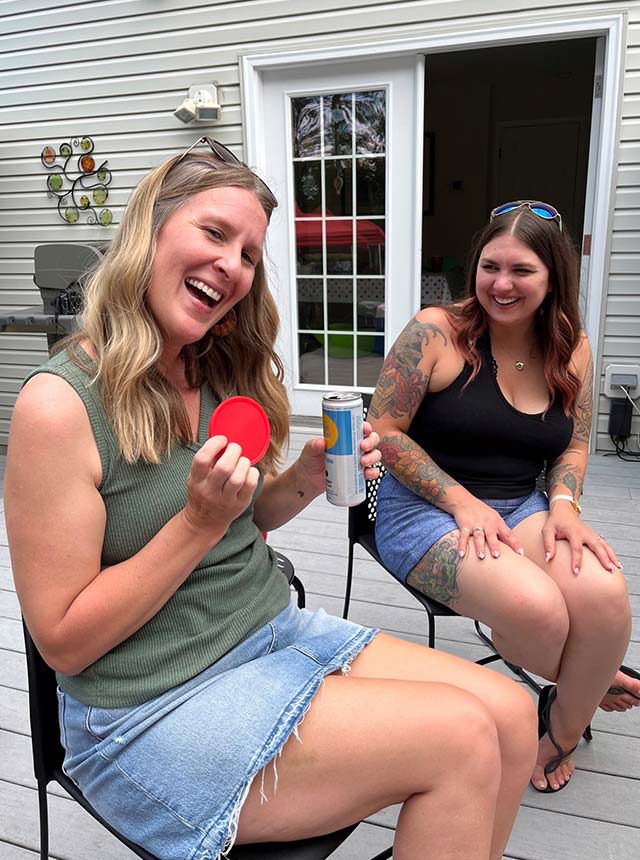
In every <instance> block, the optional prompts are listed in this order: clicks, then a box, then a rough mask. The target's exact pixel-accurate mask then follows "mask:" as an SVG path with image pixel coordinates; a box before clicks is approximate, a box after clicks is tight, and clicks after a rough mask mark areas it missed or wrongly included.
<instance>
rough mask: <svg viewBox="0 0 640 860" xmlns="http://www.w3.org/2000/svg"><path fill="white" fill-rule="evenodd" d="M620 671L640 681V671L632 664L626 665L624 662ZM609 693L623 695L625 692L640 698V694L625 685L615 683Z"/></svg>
mask: <svg viewBox="0 0 640 860" xmlns="http://www.w3.org/2000/svg"><path fill="white" fill-rule="evenodd" d="M620 671H621V672H622V674H623V675H627V677H629V678H633V679H634V680H635V681H640V672H637V671H636V670H635V669H632V668H631V666H625V665H624V664H623V665H622V666H620ZM607 693H610V694H611V695H612V696H622V695H624V693H627V694H628V695H629V696H632V697H633V698H634V699H638V700H640V696H636V694H635V693H632V692H631V690H627V689H625V688H624V687H621V686H620V685H619V684H614V685H613V686H612V687H609V689H608V690H607Z"/></svg>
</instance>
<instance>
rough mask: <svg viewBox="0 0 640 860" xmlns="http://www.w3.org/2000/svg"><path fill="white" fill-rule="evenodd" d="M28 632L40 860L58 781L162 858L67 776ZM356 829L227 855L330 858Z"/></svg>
mask: <svg viewBox="0 0 640 860" xmlns="http://www.w3.org/2000/svg"><path fill="white" fill-rule="evenodd" d="M277 555H278V566H279V567H280V568H281V569H282V570H283V571H284V572H285V573H286V575H287V578H288V579H289V584H290V585H291V586H292V587H293V588H295V590H296V592H297V595H298V601H299V602H300V601H301V600H302V603H303V604H304V588H303V587H302V583H300V581H299V580H297V578H296V577H295V573H294V569H293V565H292V564H291V562H290V561H289V559H288V558H286V557H285V556H283V555H281V554H280V553H278V554H277ZM296 583H297V584H296ZM23 629H24V639H25V646H26V656H27V673H28V679H29V715H30V722H31V745H32V750H33V764H34V771H35V777H36V780H37V783H38V804H39V813H40V860H48V858H49V812H48V803H47V785H48V784H49V783H50V782H57V783H58V785H60V786H62V788H64V789H65V791H66V792H68V794H69V795H70V796H71V797H72V798H73V799H74V800H76V801H77V802H78V803H79V804H80V806H82V807H83V808H84V809H85V810H86V811H87V812H88V813H89V814H90V815H92V816H93V818H95V819H96V820H97V821H99V822H100V824H102V825H103V827H105V828H106V829H107V830H108V831H109V832H110V833H112V834H113V835H114V836H115V837H116V838H117V839H119V840H120V842H122V843H123V844H124V845H126V846H127V847H128V848H129V849H130V850H131V851H133V853H134V854H136V855H137V856H138V857H141V858H142V860H157V858H156V857H155V856H154V855H152V854H150V853H149V852H148V851H146V850H145V849H144V848H141V847H140V845H136V844H135V843H134V842H132V841H131V840H130V839H127V838H126V837H125V836H123V834H122V833H119V832H118V830H117V829H116V828H115V827H114V826H113V825H112V824H110V823H109V822H108V821H106V820H105V819H104V818H103V817H102V816H101V815H100V814H99V813H98V812H96V810H95V809H94V808H93V807H92V806H91V804H90V803H89V802H88V800H87V799H86V798H85V796H84V795H83V794H82V792H81V791H80V789H79V788H78V786H77V785H76V784H75V782H73V780H72V779H70V778H69V777H68V776H67V775H66V774H65V773H64V771H63V769H62V763H63V760H64V749H63V747H62V744H61V743H60V728H59V723H58V699H57V694H56V677H55V672H54V671H53V669H51V668H50V667H49V666H48V665H47V664H46V663H45V662H44V660H43V659H42V657H41V655H40V653H39V651H38V649H37V648H36V646H35V644H34V642H33V640H32V638H31V635H30V634H29V631H28V629H27V627H26V625H25V624H24V623H23ZM357 826H358V824H357V823H356V824H353V825H351V826H349V827H345V828H343V829H342V830H338V831H336V832H335V833H329V834H326V835H324V836H317V837H313V838H311V839H301V840H298V841H295V842H268V843H266V842H265V843H259V844H257V843H256V844H253V845H236V846H235V847H234V848H233V849H232V850H231V851H230V852H229V854H228V855H227V856H228V858H229V860H326V858H328V857H330V856H331V854H333V852H334V851H335V850H336V849H337V848H338V847H339V846H340V845H341V844H342V843H343V842H344V841H345V839H347V837H348V836H350V835H351V833H353V831H354V830H355V829H356V827H357ZM391 853H392V849H391V848H389V849H387V850H385V851H383V852H382V853H380V854H377V855H376V856H375V857H373V858H371V860H388V858H390V857H391Z"/></svg>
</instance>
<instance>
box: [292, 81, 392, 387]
mask: <svg viewBox="0 0 640 860" xmlns="http://www.w3.org/2000/svg"><path fill="white" fill-rule="evenodd" d="M386 97H387V93H386V90H385V89H375V90H366V91H353V92H343V93H332V94H329V95H307V96H300V97H296V98H292V99H291V102H290V104H291V127H292V142H293V146H292V156H293V159H292V165H291V171H292V177H293V187H294V197H295V209H294V212H293V213H292V217H293V220H294V225H295V241H296V308H297V337H298V359H299V360H298V380H297V381H298V383H302V384H303V385H304V384H308V385H313V386H325V385H326V386H330V387H332V388H335V387H340V386H346V387H348V388H360V389H362V388H372V387H373V386H374V385H375V383H376V380H377V378H378V374H379V372H380V368H381V366H382V361H383V357H384V328H385V217H386V205H387V203H386V196H387V195H386V151H387V131H386V116H387V110H386Z"/></svg>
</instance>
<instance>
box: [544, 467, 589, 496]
mask: <svg viewBox="0 0 640 860" xmlns="http://www.w3.org/2000/svg"><path fill="white" fill-rule="evenodd" d="M583 483H584V475H583V474H582V469H581V468H580V467H579V466H575V465H572V464H570V463H569V464H563V463H562V462H560V461H558V462H556V463H554V465H553V466H552V467H551V468H550V469H549V471H548V472H547V478H546V484H547V493H548V494H549V495H551V492H552V490H556V489H557V490H560V492H562V491H563V490H565V489H567V490H568V491H569V492H570V493H571V495H572V496H573V498H574V499H576V500H577V499H579V498H580V496H581V495H582V485H583Z"/></svg>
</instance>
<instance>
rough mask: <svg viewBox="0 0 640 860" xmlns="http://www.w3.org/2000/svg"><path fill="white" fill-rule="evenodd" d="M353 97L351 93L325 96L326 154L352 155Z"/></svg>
mask: <svg viewBox="0 0 640 860" xmlns="http://www.w3.org/2000/svg"><path fill="white" fill-rule="evenodd" d="M352 105H353V99H352V96H351V93H343V94H341V95H334V96H324V98H323V106H324V154H325V155H350V154H351V151H352V148H353V147H352V129H353V117H352Z"/></svg>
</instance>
